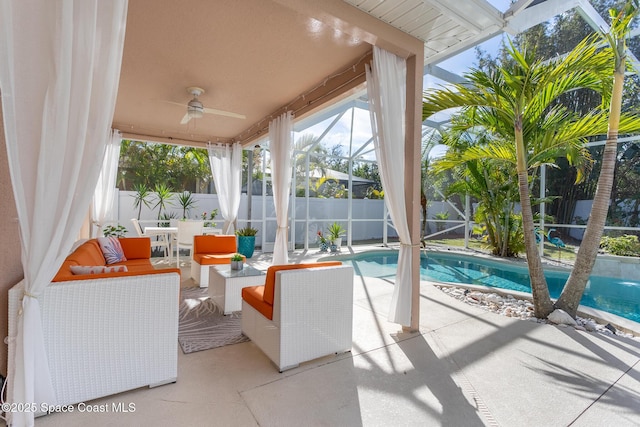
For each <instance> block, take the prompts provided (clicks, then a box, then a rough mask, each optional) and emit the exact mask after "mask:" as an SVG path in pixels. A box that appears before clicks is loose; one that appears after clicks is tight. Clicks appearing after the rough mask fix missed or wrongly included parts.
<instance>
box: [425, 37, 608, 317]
mask: <svg viewBox="0 0 640 427" xmlns="http://www.w3.org/2000/svg"><path fill="white" fill-rule="evenodd" d="M507 59H508V60H506V61H503V64H502V66H501V67H499V68H498V69H495V70H490V71H488V72H485V71H481V70H477V69H476V70H472V71H471V72H470V73H468V74H467V75H466V76H465V77H466V78H467V80H469V82H468V83H466V84H456V85H453V87H449V88H443V89H440V90H438V91H435V92H426V93H425V96H424V103H423V118H426V117H429V116H431V115H432V114H434V113H436V112H439V111H443V110H446V109H449V108H455V107H462V108H463V110H464V111H465V114H466V115H467V117H468V118H469V119H470V120H471V121H470V122H468V123H467V124H466V126H467V128H468V129H472V128H474V127H476V126H482V127H483V128H485V129H486V130H487V131H489V132H490V133H493V134H495V135H497V136H498V137H499V139H498V140H499V141H500V140H501V141H510V142H511V144H512V145H511V146H505V145H504V144H498V145H497V146H492V145H489V146H486V147H480V148H478V149H477V150H476V153H475V154H476V155H483V156H485V158H495V159H502V160H503V161H511V162H513V160H515V166H516V171H517V178H518V193H519V198H520V205H521V210H522V226H523V234H524V243H525V251H526V254H527V263H528V266H529V277H530V280H531V291H532V295H533V300H534V305H535V309H534V313H535V315H536V317H539V318H546V317H547V316H548V315H549V314H550V313H551V311H553V303H552V302H551V298H550V296H549V290H548V287H547V283H546V279H545V277H544V272H543V270H542V262H541V260H540V255H539V254H538V249H537V245H536V239H535V230H534V222H533V211H532V208H531V200H530V192H529V184H530V183H529V178H530V175H529V170H530V169H531V168H536V167H538V166H540V165H542V164H545V162H547V161H548V159H551V158H554V157H556V156H561V155H564V156H567V158H568V159H569V160H574V159H578V158H579V157H580V154H583V153H584V148H583V146H582V144H583V142H584V139H585V138H586V137H589V136H593V135H598V134H603V133H604V130H605V129H606V117H604V116H603V114H602V113H601V112H598V111H594V112H592V113H590V114H588V115H585V116H582V117H579V116H577V115H576V114H575V113H572V112H571V111H569V110H568V109H567V108H564V107H563V106H562V105H560V104H558V102H557V101H558V98H559V97H560V96H561V95H563V94H565V93H567V92H569V91H572V90H576V89H581V88H586V89H593V90H596V91H602V90H603V87H602V86H603V82H605V83H606V79H605V78H604V75H605V69H606V64H607V63H609V61H610V55H609V54H607V52H606V50H600V49H597V46H596V44H595V37H593V36H592V37H589V38H587V39H585V40H583V41H582V42H581V43H579V44H578V46H576V48H574V50H572V51H571V52H569V53H568V54H567V55H566V56H564V57H561V58H554V59H552V60H549V61H546V62H543V61H541V60H536V59H535V56H534V52H531V51H527V50H526V49H525V50H524V51H523V52H519V51H517V50H516V49H515V47H514V46H513V45H512V44H511V46H510V48H508V49H507ZM471 153H473V151H472V152H471Z"/></svg>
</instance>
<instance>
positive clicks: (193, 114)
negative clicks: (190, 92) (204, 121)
mask: <svg viewBox="0 0 640 427" xmlns="http://www.w3.org/2000/svg"><path fill="white" fill-rule="evenodd" d="M203 113H204V105H202V102H200V101H198V100H197V99H192V100H191V101H190V102H189V104H188V105H187V114H189V117H190V118H192V119H199V118H201V117H202V114H203Z"/></svg>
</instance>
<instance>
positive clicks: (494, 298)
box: [484, 294, 502, 305]
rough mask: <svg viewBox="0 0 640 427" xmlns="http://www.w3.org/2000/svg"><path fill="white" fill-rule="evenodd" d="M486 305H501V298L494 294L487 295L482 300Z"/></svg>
mask: <svg viewBox="0 0 640 427" xmlns="http://www.w3.org/2000/svg"><path fill="white" fill-rule="evenodd" d="M484 300H485V301H486V302H488V303H492V304H498V305H502V298H500V297H499V296H498V295H496V294H489V295H487V296H486V297H485V299H484Z"/></svg>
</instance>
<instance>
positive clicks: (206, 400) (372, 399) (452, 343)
mask: <svg viewBox="0 0 640 427" xmlns="http://www.w3.org/2000/svg"><path fill="white" fill-rule="evenodd" d="M360 249H362V248H360ZM377 249H380V248H379V247H378V248H377ZM317 257H318V254H317V252H316V250H315V249H314V250H312V251H311V252H309V253H304V252H299V251H297V252H296V253H294V254H292V256H291V259H290V261H291V262H299V261H300V260H302V259H305V260H306V259H310V258H317ZM270 260H271V257H270V255H269V254H265V255H263V254H256V256H254V257H253V258H252V259H251V260H250V264H251V265H254V266H256V267H257V268H266V267H267V266H268V265H269V262H270ZM160 263H162V261H160ZM188 276H189V272H188V268H185V267H184V266H183V286H193V282H192V281H191V280H190V279H188ZM392 292H393V285H392V284H391V283H390V282H388V281H385V280H381V279H376V278H368V277H360V276H355V280H354V322H353V325H354V329H353V348H352V352H351V353H346V354H340V355H337V356H328V357H324V358H321V359H317V360H314V361H311V362H307V363H304V364H302V365H301V366H300V367H298V368H295V369H292V370H289V371H286V372H284V373H279V372H278V371H277V369H276V368H275V366H274V365H273V364H271V362H270V361H269V359H267V357H266V356H265V355H264V354H263V353H262V352H261V351H260V350H259V349H258V348H257V347H256V346H255V345H254V344H253V343H251V342H247V343H242V344H236V345H231V346H226V347H222V348H217V349H212V350H207V351H201V352H196V353H192V354H188V355H185V354H183V353H182V351H181V350H180V349H179V350H178V352H179V356H178V381H177V382H176V383H175V384H169V385H164V386H161V387H157V388H153V389H148V388H143V389H137V390H133V391H130V392H126V393H122V394H118V395H115V396H111V397H109V398H104V399H99V400H96V401H93V402H89V404H92V405H93V404H95V405H101V404H104V403H108V404H109V405H110V404H111V403H112V402H114V403H123V404H124V406H125V407H128V405H129V404H130V403H132V404H134V405H135V411H132V412H128V413H114V412H109V413H89V412H84V413H79V412H78V411H76V412H75V413H72V414H52V415H48V416H45V417H41V418H38V419H37V420H36V425H37V426H87V425H91V426H94V427H98V426H152V425H153V426H176V425H179V426H359V425H364V426H400V425H421V426H432V425H433V426H437V425H442V426H482V425H489V426H497V425H501V426H533V425H537V426H568V425H572V426H605V425H606V426H610V425H615V426H617V427H622V426H637V425H640V403H639V402H640V363H639V361H640V340H638V339H630V338H624V337H618V336H611V335H605V334H600V333H588V332H580V331H576V330H574V329H573V328H561V327H556V326H551V325H546V324H537V323H533V322H528V321H522V320H516V319H512V318H508V317H504V316H500V315H497V314H494V313H491V312H488V311H485V310H483V309H481V308H478V307H473V306H470V305H467V304H465V303H463V302H460V301H458V300H456V299H454V298H451V297H449V296H447V295H446V294H444V293H443V292H441V291H440V290H438V289H437V288H436V287H434V286H433V285H432V284H430V283H428V282H422V285H421V305H420V331H419V332H416V333H404V332H402V331H401V328H400V327H399V326H398V325H396V324H392V323H389V322H388V321H387V319H386V316H387V311H388V307H389V303H390V300H391V295H392Z"/></svg>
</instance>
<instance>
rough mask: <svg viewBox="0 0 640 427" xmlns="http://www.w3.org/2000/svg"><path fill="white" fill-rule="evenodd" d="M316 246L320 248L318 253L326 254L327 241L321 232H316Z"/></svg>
mask: <svg viewBox="0 0 640 427" xmlns="http://www.w3.org/2000/svg"><path fill="white" fill-rule="evenodd" d="M318 246H320V252H327V250H328V249H329V241H328V240H327V238H326V237H324V236H323V235H322V230H318Z"/></svg>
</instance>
